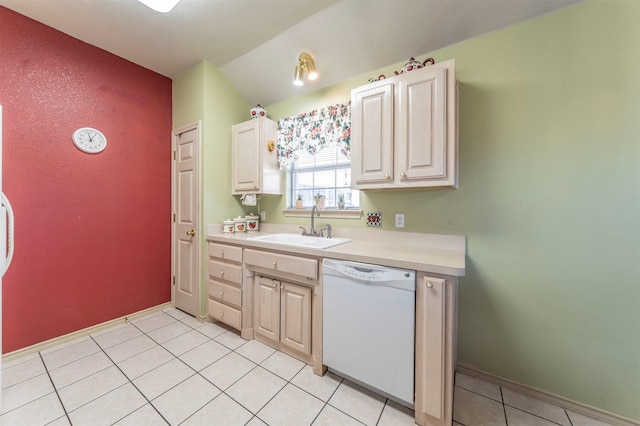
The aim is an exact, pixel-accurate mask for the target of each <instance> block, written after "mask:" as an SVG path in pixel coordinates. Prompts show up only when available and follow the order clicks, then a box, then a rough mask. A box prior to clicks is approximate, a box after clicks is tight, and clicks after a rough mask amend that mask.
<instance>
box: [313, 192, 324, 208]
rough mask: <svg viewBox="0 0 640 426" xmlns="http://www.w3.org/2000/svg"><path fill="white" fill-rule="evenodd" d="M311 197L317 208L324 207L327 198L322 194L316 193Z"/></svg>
mask: <svg viewBox="0 0 640 426" xmlns="http://www.w3.org/2000/svg"><path fill="white" fill-rule="evenodd" d="M313 199H314V201H315V202H316V206H317V207H318V208H319V209H324V207H325V205H326V204H327V198H326V197H325V196H324V195H322V194H320V193H317V194H316V195H314V196H313Z"/></svg>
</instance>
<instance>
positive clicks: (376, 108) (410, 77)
mask: <svg viewBox="0 0 640 426" xmlns="http://www.w3.org/2000/svg"><path fill="white" fill-rule="evenodd" d="M456 91H457V86H456V81H455V61H454V60H449V61H445V62H441V63H439V64H435V65H430V66H426V67H424V68H421V69H418V70H414V71H411V72H407V73H403V74H400V75H397V76H394V77H391V78H387V79H382V80H379V81H375V82H373V83H370V84H367V85H365V86H361V87H358V88H356V89H353V90H352V92H351V119H352V123H351V176H352V181H351V187H352V188H355V189H361V190H367V189H414V188H429V187H457V185H458V158H457V155H458V153H457V139H458V135H457V93H456Z"/></svg>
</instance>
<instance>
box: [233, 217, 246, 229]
mask: <svg viewBox="0 0 640 426" xmlns="http://www.w3.org/2000/svg"><path fill="white" fill-rule="evenodd" d="M233 226H234V231H235V232H247V219H245V218H244V217H242V216H238V217H236V218H235V219H233Z"/></svg>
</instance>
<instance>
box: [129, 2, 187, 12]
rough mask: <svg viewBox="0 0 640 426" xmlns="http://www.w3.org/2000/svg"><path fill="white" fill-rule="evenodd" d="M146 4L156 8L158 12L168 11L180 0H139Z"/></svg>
mask: <svg viewBox="0 0 640 426" xmlns="http://www.w3.org/2000/svg"><path fill="white" fill-rule="evenodd" d="M138 1H139V2H140V3H142V4H144V5H145V6H147V7H149V8H151V9H153V10H155V11H156V12H161V13H167V12H171V9H173V8H174V7H175V5H176V4H178V2H179V1H180V0H138Z"/></svg>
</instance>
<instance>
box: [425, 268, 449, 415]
mask: <svg viewBox="0 0 640 426" xmlns="http://www.w3.org/2000/svg"><path fill="white" fill-rule="evenodd" d="M457 291H458V282H457V278H456V277H451V276H438V275H433V274H429V275H427V274H425V273H424V272H419V273H418V278H417V282H416V365H415V375H416V376H415V421H416V423H417V424H419V425H423V426H444V425H451V423H452V415H453V380H454V368H455V360H456V341H455V339H456V331H457V330H456V327H457V320H456V319H457Z"/></svg>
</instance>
